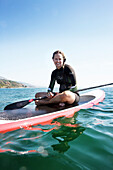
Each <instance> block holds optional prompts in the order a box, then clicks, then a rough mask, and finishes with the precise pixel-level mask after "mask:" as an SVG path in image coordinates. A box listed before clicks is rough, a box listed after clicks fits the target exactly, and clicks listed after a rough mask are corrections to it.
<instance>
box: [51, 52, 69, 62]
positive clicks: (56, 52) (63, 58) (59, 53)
mask: <svg viewBox="0 0 113 170" xmlns="http://www.w3.org/2000/svg"><path fill="white" fill-rule="evenodd" d="M55 54H62V57H63V59H64V63H65V61H66V57H65V55H64V53H63V52H62V51H60V50H57V51H55V52H54V53H53V56H52V59H54V56H55Z"/></svg>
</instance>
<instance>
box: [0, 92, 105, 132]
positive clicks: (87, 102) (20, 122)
mask: <svg viewBox="0 0 113 170" xmlns="http://www.w3.org/2000/svg"><path fill="white" fill-rule="evenodd" d="M104 98H105V92H104V91H103V90H93V91H90V92H87V93H83V94H81V95H80V101H79V103H78V105H68V106H63V107H59V106H58V105H57V106H56V105H53V106H52V105H51V106H39V107H36V108H35V110H33V109H28V108H24V109H18V110H10V111H4V112H1V113H0V133H6V132H9V131H13V130H17V129H21V128H25V129H26V128H27V127H31V126H34V125H38V124H41V125H45V124H50V123H51V122H52V120H53V119H56V118H58V117H63V116H65V117H72V116H73V115H74V114H75V112H78V111H79V110H81V109H87V108H91V107H92V106H93V105H97V104H98V103H99V102H102V101H103V100H104Z"/></svg>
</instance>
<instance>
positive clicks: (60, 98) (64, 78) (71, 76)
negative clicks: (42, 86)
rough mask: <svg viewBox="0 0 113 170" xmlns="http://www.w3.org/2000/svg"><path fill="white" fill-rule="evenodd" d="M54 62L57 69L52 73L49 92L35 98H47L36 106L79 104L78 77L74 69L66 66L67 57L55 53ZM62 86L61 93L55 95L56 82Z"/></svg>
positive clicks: (38, 101)
mask: <svg viewBox="0 0 113 170" xmlns="http://www.w3.org/2000/svg"><path fill="white" fill-rule="evenodd" d="M52 59H53V62H54V64H55V66H56V69H55V70H54V71H53V72H52V75H51V81H50V85H49V88H48V92H47V93H46V92H42V93H36V95H35V97H36V98H37V97H43V96H47V98H46V99H42V100H36V101H35V104H36V105H38V106H39V105H47V104H60V105H65V104H73V103H78V102H79V94H78V93H76V90H77V86H76V76H75V72H74V70H73V68H72V67H71V66H70V65H67V64H65V61H66V57H65V55H64V54H63V53H62V52H61V51H59V50H58V51H55V52H54V53H53V57H52ZM56 81H57V83H58V84H60V88H59V93H53V88H54V85H55V82H56Z"/></svg>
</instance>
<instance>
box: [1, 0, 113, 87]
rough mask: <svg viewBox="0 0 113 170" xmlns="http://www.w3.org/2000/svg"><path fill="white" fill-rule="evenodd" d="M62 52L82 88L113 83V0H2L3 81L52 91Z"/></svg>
mask: <svg viewBox="0 0 113 170" xmlns="http://www.w3.org/2000/svg"><path fill="white" fill-rule="evenodd" d="M58 49H59V50H61V51H63V52H64V54H65V56H66V59H67V60H66V63H67V64H70V65H71V66H72V67H73V68H74V70H75V73H76V77H77V83H78V87H89V86H94V85H101V84H105V83H112V82H113V0H93V1H92V0H0V76H2V77H5V78H7V79H10V80H15V81H19V82H20V81H21V82H26V83H30V84H32V85H35V86H37V87H48V85H49V82H50V78H51V72H52V71H53V70H54V69H55V66H54V63H53V61H52V54H53V52H54V51H56V50H58Z"/></svg>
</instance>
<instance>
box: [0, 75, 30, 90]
mask: <svg viewBox="0 0 113 170" xmlns="http://www.w3.org/2000/svg"><path fill="white" fill-rule="evenodd" d="M23 87H27V86H26V85H24V84H22V83H18V82H16V81H12V80H7V79H4V78H3V77H1V76H0V88H23Z"/></svg>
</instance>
